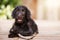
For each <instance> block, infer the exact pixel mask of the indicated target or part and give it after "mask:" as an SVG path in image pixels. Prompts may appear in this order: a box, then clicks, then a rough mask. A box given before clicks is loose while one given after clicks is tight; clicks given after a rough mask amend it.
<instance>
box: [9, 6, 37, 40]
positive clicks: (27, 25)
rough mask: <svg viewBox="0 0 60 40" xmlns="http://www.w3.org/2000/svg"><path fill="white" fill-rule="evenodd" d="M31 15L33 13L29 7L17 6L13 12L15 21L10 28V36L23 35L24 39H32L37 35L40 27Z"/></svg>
mask: <svg viewBox="0 0 60 40" xmlns="http://www.w3.org/2000/svg"><path fill="white" fill-rule="evenodd" d="M30 16H31V14H30V11H29V10H28V9H27V7H25V6H17V7H16V8H15V9H14V10H13V12H12V17H13V18H14V19H15V23H14V25H13V27H12V28H11V29H10V31H9V32H10V34H9V35H8V37H9V38H15V37H21V38H24V39H32V38H33V37H35V36H36V35H37V34H38V28H37V25H36V24H35V22H34V21H33V20H32V18H31V17H30ZM28 37H29V38H28Z"/></svg>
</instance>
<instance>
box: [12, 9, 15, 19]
mask: <svg viewBox="0 0 60 40" xmlns="http://www.w3.org/2000/svg"><path fill="white" fill-rule="evenodd" d="M12 17H13V18H15V10H13V12H12Z"/></svg>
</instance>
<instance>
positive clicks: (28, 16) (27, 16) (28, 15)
mask: <svg viewBox="0 0 60 40" xmlns="http://www.w3.org/2000/svg"><path fill="white" fill-rule="evenodd" d="M30 16H31V13H30V10H28V9H26V18H27V19H30Z"/></svg>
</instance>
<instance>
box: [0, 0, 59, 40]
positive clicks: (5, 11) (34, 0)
mask: <svg viewBox="0 0 60 40" xmlns="http://www.w3.org/2000/svg"><path fill="white" fill-rule="evenodd" d="M18 5H25V6H27V7H28V8H29V10H30V11H31V17H32V19H34V21H35V22H36V24H37V26H38V29H39V35H38V36H37V37H36V38H35V39H34V40H39V39H40V40H60V0H0V40H12V39H8V37H7V35H8V33H9V30H10V28H11V27H12V25H13V23H14V19H13V18H12V17H11V14H12V11H13V9H14V8H15V7H16V6H18Z"/></svg>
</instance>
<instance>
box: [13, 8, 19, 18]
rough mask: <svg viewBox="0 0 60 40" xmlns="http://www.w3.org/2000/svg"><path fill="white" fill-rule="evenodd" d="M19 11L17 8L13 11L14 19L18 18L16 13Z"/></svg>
mask: <svg viewBox="0 0 60 40" xmlns="http://www.w3.org/2000/svg"><path fill="white" fill-rule="evenodd" d="M17 10H18V7H16V8H15V9H14V10H13V11H12V17H13V18H16V12H17Z"/></svg>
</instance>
